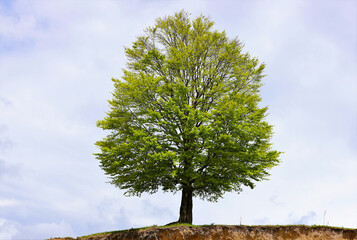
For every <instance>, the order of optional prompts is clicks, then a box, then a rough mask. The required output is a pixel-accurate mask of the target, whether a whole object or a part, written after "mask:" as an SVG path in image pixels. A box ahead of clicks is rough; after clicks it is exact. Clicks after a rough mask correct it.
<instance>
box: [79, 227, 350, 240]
mask: <svg viewBox="0 0 357 240" xmlns="http://www.w3.org/2000/svg"><path fill="white" fill-rule="evenodd" d="M180 226H189V227H209V226H228V225H220V224H217V225H216V224H214V225H213V224H211V225H192V224H173V225H164V226H156V225H153V226H148V227H142V228H131V229H126V230H118V231H111V232H102V233H95V234H91V235H86V236H82V238H86V237H93V236H98V235H105V234H111V233H119V232H125V231H132V230H142V229H150V228H170V227H180ZM232 226H233V225H232ZM240 226H244V227H262V228H274V227H294V226H299V227H307V228H331V229H344V230H357V229H356V228H344V227H333V226H325V225H312V226H308V225H252V226H248V225H240Z"/></svg>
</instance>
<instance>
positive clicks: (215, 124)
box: [95, 11, 280, 223]
mask: <svg viewBox="0 0 357 240" xmlns="http://www.w3.org/2000/svg"><path fill="white" fill-rule="evenodd" d="M213 26H214V22H213V21H211V20H210V18H208V17H205V16H203V15H201V16H199V17H197V18H195V19H193V20H191V19H190V14H189V13H187V12H185V11H180V12H177V13H176V14H174V15H173V16H166V17H163V18H158V19H157V20H156V23H155V25H154V26H152V27H148V28H147V29H146V30H145V32H144V34H143V35H141V36H139V37H137V39H136V40H135V41H134V42H133V44H132V46H131V47H126V48H125V53H126V57H127V67H126V68H125V69H123V76H122V78H121V79H112V80H113V83H114V87H115V89H114V92H113V98H112V99H111V100H109V103H110V108H111V109H110V111H109V112H108V113H107V116H106V117H105V118H104V120H100V121H98V122H97V125H98V127H100V128H102V129H104V130H109V132H108V135H107V136H106V137H105V138H103V139H102V140H100V141H98V142H97V143H96V145H97V146H98V147H99V148H100V153H97V154H95V155H96V157H97V159H98V160H100V166H101V168H102V169H103V170H104V171H105V173H106V174H107V175H109V176H110V179H111V183H112V184H114V185H115V186H117V187H119V188H120V189H124V190H125V191H126V192H125V193H126V194H127V195H130V196H132V195H136V196H140V194H141V193H144V192H148V193H155V192H157V191H158V190H159V189H162V190H163V191H169V192H173V193H176V192H177V191H182V202H181V209H180V218H179V222H188V223H192V198H193V197H200V198H202V199H206V200H208V201H216V200H217V199H219V198H220V197H222V196H223V194H224V193H226V192H231V191H235V192H238V193H239V192H240V191H242V186H248V187H250V188H254V186H255V182H257V181H261V180H264V179H266V178H267V176H269V173H268V170H269V169H270V168H272V167H273V166H276V165H277V164H278V163H279V160H278V157H279V154H280V153H279V152H278V151H275V150H272V144H271V142H270V141H271V137H272V126H271V125H269V124H268V123H267V122H266V121H264V118H265V117H266V115H267V109H268V108H267V107H260V106H259V103H260V102H261V97H260V87H261V86H262V78H263V77H264V75H263V70H264V67H265V65H264V64H260V63H259V62H258V59H256V58H253V57H251V56H250V55H249V54H248V53H243V52H242V48H243V44H242V43H241V42H240V41H239V40H238V39H237V38H234V39H230V38H228V37H227V35H226V33H225V32H224V31H223V32H220V31H217V30H214V29H213Z"/></svg>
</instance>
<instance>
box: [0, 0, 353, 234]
mask: <svg viewBox="0 0 357 240" xmlns="http://www.w3.org/2000/svg"><path fill="white" fill-rule="evenodd" d="M353 6H356V4H355V3H353V1H347V0H346V1H341V2H340V1H328V3H326V4H325V3H324V2H321V1H320V2H318V4H316V3H315V2H314V3H311V1H250V2H246V1H236V2H232V1H220V2H219V3H218V2H216V1H169V2H167V1H165V4H164V2H163V1H120V2H118V1H103V2H100V3H97V2H88V1H61V3H59V2H51V1H46V2H44V1H13V2H12V3H11V4H9V6H6V7H4V6H2V5H1V4H0V43H1V44H0V68H1V70H0V112H1V115H0V167H1V169H0V183H1V184H2V188H1V189H0V193H1V196H2V198H1V200H0V207H1V209H2V211H1V212H0V218H1V219H3V220H2V221H3V222H2V225H1V224H0V228H1V229H7V231H8V233H11V234H12V235H11V236H12V237H13V236H14V234H15V233H14V232H15V230H16V229H17V230H18V232H19V231H20V230H21V234H24V233H26V234H29V235H28V236H34V237H35V236H36V237H37V236H41V237H46V238H49V237H55V236H59V235H61V236H62V235H66V234H69V235H71V236H78V235H85V234H90V233H93V232H99V231H109V230H116V229H123V228H131V227H138V226H144V225H153V224H165V223H168V222H172V221H174V220H175V219H176V218H177V217H178V210H179V201H180V194H177V195H175V196H172V194H164V193H158V194H155V195H143V197H142V198H126V197H123V196H122V193H123V191H120V190H118V189H115V188H114V187H113V186H110V185H109V184H107V183H106V181H107V179H106V176H105V175H104V173H103V171H102V170H101V169H100V168H99V164H98V162H97V160H96V159H95V158H94V157H93V156H92V153H94V152H97V151H98V150H97V149H96V147H95V146H94V142H95V141H97V140H99V139H100V138H101V137H102V136H104V133H103V132H102V131H101V130H100V129H97V128H96V127H95V122H96V120H99V119H102V118H103V117H104V116H105V111H107V110H108V104H107V102H106V100H107V99H109V98H110V97H111V96H110V91H111V90H112V89H113V86H112V83H111V81H110V79H111V77H116V78H118V77H120V76H121V75H122V73H121V68H123V67H125V57H124V53H123V46H124V45H126V46H127V45H130V43H131V42H132V41H133V40H134V39H135V37H136V36H138V35H140V34H141V33H142V31H143V29H144V28H146V27H147V26H149V25H151V24H153V22H154V20H155V18H157V17H161V16H165V15H168V14H172V13H173V12H175V11H178V10H181V9H183V8H184V9H186V10H188V11H190V12H192V15H193V16H197V15H198V14H200V13H204V14H207V15H210V16H211V17H212V19H213V20H214V21H216V23H217V25H216V26H217V27H218V29H220V30H223V29H226V31H227V33H228V35H229V36H232V37H233V36H236V35H238V36H239V37H240V39H241V40H242V41H244V43H245V44H246V46H245V50H246V51H249V52H251V54H252V55H253V56H257V57H258V58H259V59H260V60H261V61H264V62H265V63H266V64H267V70H266V72H267V75H268V76H267V77H266V78H265V81H264V82H265V84H266V85H265V86H264V87H263V91H262V97H263V105H269V106H270V110H269V113H270V115H269V116H268V121H269V122H270V123H272V124H274V125H275V129H274V130H275V135H274V138H273V140H274V143H275V145H274V147H275V148H276V149H278V150H280V151H284V152H285V153H284V154H283V155H282V163H281V165H280V166H278V167H276V168H274V169H273V170H272V175H271V180H270V181H266V182H261V183H257V187H256V188H255V189H254V190H250V189H245V190H244V191H243V192H242V193H241V194H239V195H237V194H226V195H225V197H224V199H222V200H219V202H218V203H207V202H203V201H200V200H198V199H195V201H194V223H196V224H210V223H213V222H214V223H226V224H239V223H240V218H242V224H293V223H296V222H301V223H307V224H321V223H322V220H321V219H322V217H323V212H324V210H326V211H327V217H328V219H329V224H330V225H337V226H342V225H343V226H346V227H355V226H356V222H357V216H356V215H355V214H353V213H354V212H357V211H356V210H357V209H356V208H357V205H356V188H355V187H356V183H357V176H356V172H357V171H355V170H356V169H357V165H356V157H357V156H356V155H357V152H356V150H355V145H356V144H357V139H356V131H357V126H356V119H357V110H356V109H357V102H356V101H357V100H356V99H355V96H356V93H357V86H356V82H355V79H356V78H357V70H356V67H355V66H356V63H357V56H356V51H354V50H356V47H355V42H356V38H357V36H356V32H355V31H353V29H355V28H356V22H355V21H350V20H351V19H355V16H356V12H355V11H353ZM321 9H322V10H321ZM329 16H332V18H331V19H330V17H329ZM4 219H6V220H4ZM5 226H6V227H5ZM15 227H16V228H15ZM44 229H48V231H47V232H44V233H43V234H42V233H41V232H42V231H43V230H44ZM0 232H1V231H0ZM18 234H19V233H18ZM41 234H42V235H41ZM16 236H20V235H16ZM9 238H11V237H9Z"/></svg>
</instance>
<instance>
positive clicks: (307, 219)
mask: <svg viewBox="0 0 357 240" xmlns="http://www.w3.org/2000/svg"><path fill="white" fill-rule="evenodd" d="M316 216H317V215H316V213H315V212H313V211H310V212H308V213H307V214H306V215H304V216H301V217H300V218H298V219H296V217H294V216H293V215H292V214H289V220H288V222H290V223H292V224H304V225H308V224H313V223H314V222H316V220H315V219H316Z"/></svg>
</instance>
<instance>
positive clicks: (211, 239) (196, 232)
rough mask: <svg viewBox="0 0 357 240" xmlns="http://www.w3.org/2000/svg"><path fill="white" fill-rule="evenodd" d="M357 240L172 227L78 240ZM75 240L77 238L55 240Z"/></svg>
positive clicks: (348, 235)
mask: <svg viewBox="0 0 357 240" xmlns="http://www.w3.org/2000/svg"><path fill="white" fill-rule="evenodd" d="M134 239H141V240H159V239H161V240H287V239H289V240H290V239H291V240H342V239H346V240H357V229H346V228H337V227H328V226H312V227H310V226H305V225H294V226H242V225H239V226H227V225H222V226H221V225H210V226H201V227H191V226H173V227H150V228H146V229H131V230H125V231H116V232H110V233H100V234H94V235H90V236H86V237H78V238H76V240H134ZM52 240H74V238H52Z"/></svg>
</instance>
